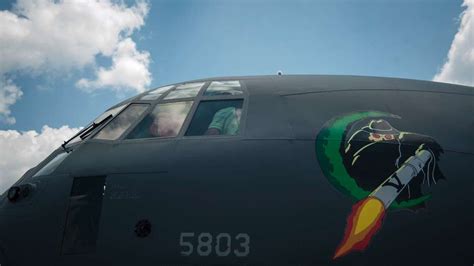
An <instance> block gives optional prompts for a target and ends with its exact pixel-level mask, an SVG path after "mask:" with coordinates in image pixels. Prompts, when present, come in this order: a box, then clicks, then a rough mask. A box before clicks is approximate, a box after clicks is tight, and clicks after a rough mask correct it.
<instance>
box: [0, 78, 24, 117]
mask: <svg viewBox="0 0 474 266" xmlns="http://www.w3.org/2000/svg"><path fill="white" fill-rule="evenodd" d="M22 95H23V92H22V91H21V90H20V88H18V87H17V86H16V85H15V84H13V83H12V81H11V80H9V79H6V78H4V77H1V76H0V121H1V122H4V123H6V124H15V122H16V121H15V118H14V117H12V116H11V111H10V106H12V105H13V104H15V103H16V101H18V99H20V98H21V96H22Z"/></svg>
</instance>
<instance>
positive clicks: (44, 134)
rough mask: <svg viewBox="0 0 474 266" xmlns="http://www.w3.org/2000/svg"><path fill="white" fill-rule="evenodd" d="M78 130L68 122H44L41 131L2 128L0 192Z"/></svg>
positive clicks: (0, 134) (0, 138) (0, 139)
mask: <svg viewBox="0 0 474 266" xmlns="http://www.w3.org/2000/svg"><path fill="white" fill-rule="evenodd" d="M78 131H79V128H70V127H68V126H62V127H60V128H51V127H48V126H43V128H42V130H41V132H37V131H34V130H30V131H25V132H19V131H16V130H0V151H2V152H0V193H2V192H3V191H5V190H6V189H7V188H8V187H10V186H11V185H12V184H13V183H15V181H16V180H17V179H18V178H20V177H21V176H22V175H23V174H24V173H25V172H26V171H27V170H28V169H30V168H31V167H34V166H36V165H37V164H38V163H39V162H41V161H42V160H43V159H45V158H46V157H47V156H48V155H49V154H50V153H51V152H53V151H54V150H55V149H56V148H58V147H59V145H61V144H62V142H63V141H65V140H67V139H69V138H70V137H72V136H73V135H74V134H75V133H76V132H78Z"/></svg>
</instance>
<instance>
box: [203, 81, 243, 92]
mask: <svg viewBox="0 0 474 266" xmlns="http://www.w3.org/2000/svg"><path fill="white" fill-rule="evenodd" d="M241 94H243V91H242V88H241V87H240V82H239V81H238V80H232V81H213V82H212V83H211V85H209V87H208V88H207V89H206V92H205V93H204V96H214V95H241Z"/></svg>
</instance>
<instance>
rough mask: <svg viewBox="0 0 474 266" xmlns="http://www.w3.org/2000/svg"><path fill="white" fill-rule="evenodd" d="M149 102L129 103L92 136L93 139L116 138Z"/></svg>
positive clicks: (142, 111)
mask: <svg viewBox="0 0 474 266" xmlns="http://www.w3.org/2000/svg"><path fill="white" fill-rule="evenodd" d="M148 106H149V104H131V105H129V106H128V107H127V108H126V109H125V110H123V111H122V112H121V113H120V114H119V115H118V116H117V117H115V118H114V119H113V120H112V121H111V122H110V123H108V124H107V125H106V126H105V127H104V128H102V130H101V131H100V132H99V133H97V135H95V136H94V139H103V140H116V139H118V138H119V137H120V136H121V135H122V134H123V133H124V132H125V131H126V130H127V129H128V128H129V127H130V126H131V125H132V124H134V123H135V122H136V121H137V120H138V119H139V117H140V116H141V115H142V114H143V113H144V112H145V111H146V109H147V108H148Z"/></svg>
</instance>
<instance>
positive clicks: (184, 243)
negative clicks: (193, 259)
mask: <svg viewBox="0 0 474 266" xmlns="http://www.w3.org/2000/svg"><path fill="white" fill-rule="evenodd" d="M234 240H235V241H236V244H235V245H237V246H236V247H235V248H234V249H232V247H231V246H232V237H231V235H230V234H228V233H219V234H217V235H216V236H215V237H214V236H213V235H212V234H211V233H207V232H205V233H200V234H196V233H193V232H186V233H181V234H180V236H179V245H180V247H181V255H182V256H191V255H192V254H193V253H196V254H198V255H199V256H203V257H205V256H209V255H211V254H213V252H214V254H215V255H217V256H219V257H226V256H229V255H230V254H233V255H235V256H237V257H246V256H248V255H249V253H250V236H249V235H248V234H246V233H240V234H238V235H236V236H235V237H234ZM196 241H197V247H196V248H194V246H195V245H194V244H193V243H195V242H196Z"/></svg>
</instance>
